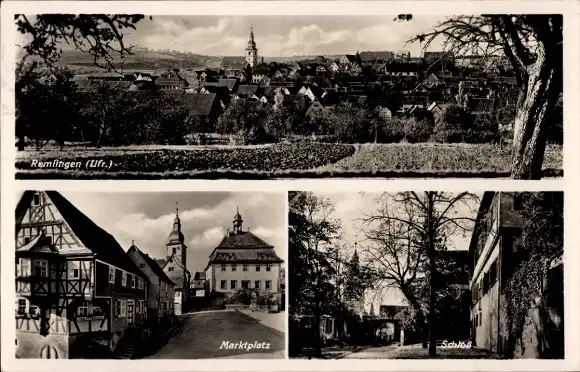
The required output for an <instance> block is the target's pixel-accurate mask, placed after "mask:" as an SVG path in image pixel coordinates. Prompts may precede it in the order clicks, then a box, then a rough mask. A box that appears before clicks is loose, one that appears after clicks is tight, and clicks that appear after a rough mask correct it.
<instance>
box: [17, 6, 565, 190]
mask: <svg viewBox="0 0 580 372" xmlns="http://www.w3.org/2000/svg"><path fill="white" fill-rule="evenodd" d="M562 22H563V21H562V16H561V15H558V14H541V15H534V14H531V15H530V14H527V15H517V14H516V15H514V14H509V15H508V14H493V15H492V14H489V15H478V14H471V15H450V16H419V15H412V14H399V15H377V16H309V15H303V16H277V15H273V16H192V15H185V16H146V15H134V14H132V15H127V14H125V15H124V14H117V15H105V14H77V15H63V14H36V15H23V14H21V15H17V16H16V17H15V27H16V29H17V30H18V32H17V35H18V37H17V40H16V41H15V44H16V46H17V51H18V57H17V60H16V85H15V99H16V110H15V115H16V123H15V126H16V127H15V149H16V170H17V172H16V178H18V179H191V178H198V179H280V178H290V179H296V178H352V177H365V178H372V177H378V178H386V179H390V178H400V177H403V178H435V177H453V178H473V177H475V178H500V179H510V178H511V179H541V178H558V177H562V176H563V164H562V157H563V155H562V152H563V149H562V142H563V98H562V86H563V81H562V80H563V78H562V69H563V53H562V50H563V35H562Z"/></svg>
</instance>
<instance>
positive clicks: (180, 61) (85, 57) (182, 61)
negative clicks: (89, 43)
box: [59, 50, 339, 73]
mask: <svg viewBox="0 0 580 372" xmlns="http://www.w3.org/2000/svg"><path fill="white" fill-rule="evenodd" d="M315 57H316V56H293V57H264V62H266V63H270V62H278V63H290V62H293V61H302V60H312V59H314V58H315ZM324 57H325V58H327V59H330V60H335V59H338V58H339V56H324ZM221 60H222V58H221V57H219V56H204V55H199V54H185V53H175V52H161V51H138V52H135V54H134V55H130V56H128V57H127V58H126V59H125V61H124V63H123V64H122V65H123V68H124V69H131V70H133V69H142V70H157V69H165V68H179V69H185V68H192V69H203V68H216V67H219V66H220V64H221ZM121 62H122V61H121V60H120V59H119V60H118V61H116V62H115V65H116V66H117V67H120V66H121ZM59 65H60V66H66V67H68V68H70V69H71V70H73V71H75V72H77V73H89V72H93V71H98V70H99V68H97V67H95V66H94V64H93V60H92V57H91V56H90V55H89V54H87V53H83V52H80V51H78V50H63V52H62V56H61V59H60V62H59Z"/></svg>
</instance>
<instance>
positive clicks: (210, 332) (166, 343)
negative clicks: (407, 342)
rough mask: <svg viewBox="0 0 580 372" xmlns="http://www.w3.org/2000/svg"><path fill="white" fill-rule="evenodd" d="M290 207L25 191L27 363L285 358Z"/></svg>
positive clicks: (19, 233) (199, 196)
mask: <svg viewBox="0 0 580 372" xmlns="http://www.w3.org/2000/svg"><path fill="white" fill-rule="evenodd" d="M95 199H98V200H99V204H95V203H94V202H93V200H95ZM284 199H285V195H284V194H283V193H280V194H274V193H271V194H268V193H260V194H258V193H253V194H252V193H209V192H208V193H201V192H200V193H149V192H147V193H82V192H81V193H74V192H73V193H59V192H57V191H42V190H40V191H37V190H29V191H25V192H24V193H22V195H21V196H20V200H19V202H18V206H17V208H16V277H15V283H16V297H17V299H16V308H15V310H16V311H15V313H16V315H15V316H16V340H15V343H16V357H17V358H23V359H26V358H44V359H67V358H71V359H72V358H83V359H93V358H98V359H103V358H105V359H142V358H161V359H195V358H220V357H235V358H258V359H260V358H283V357H284V345H285V341H284V339H285V336H284V334H285V319H286V316H285V306H286V304H285V268H284V264H285V259H284V257H285V256H286V252H285V248H284V246H285V245H284V242H285V237H284V236H285V229H284V210H285V208H284V202H285V200H284ZM242 213H244V217H242Z"/></svg>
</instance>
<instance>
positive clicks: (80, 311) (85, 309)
mask: <svg viewBox="0 0 580 372" xmlns="http://www.w3.org/2000/svg"><path fill="white" fill-rule="evenodd" d="M87 316H89V305H88V303H87V302H83V303H82V304H81V305H80V306H79V307H78V308H77V317H87Z"/></svg>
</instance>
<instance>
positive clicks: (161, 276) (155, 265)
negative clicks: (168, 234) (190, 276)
mask: <svg viewBox="0 0 580 372" xmlns="http://www.w3.org/2000/svg"><path fill="white" fill-rule="evenodd" d="M131 250H134V251H135V252H137V253H138V254H139V255H141V257H143V260H144V261H145V262H146V263H147V265H148V266H149V267H150V268H151V270H153V272H154V273H155V275H157V276H158V277H159V279H161V280H163V281H164V282H165V283H167V284H170V285H175V283H173V281H172V280H171V279H169V277H168V276H167V274H165V271H163V269H162V268H161V266H159V264H158V263H157V260H154V259H152V258H151V257H149V255H148V254H147V253H145V252H143V251H141V250H140V249H139V248H138V247H137V246H136V245H135V244H133V245H132V246H131V247H130V248H129V251H131Z"/></svg>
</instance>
